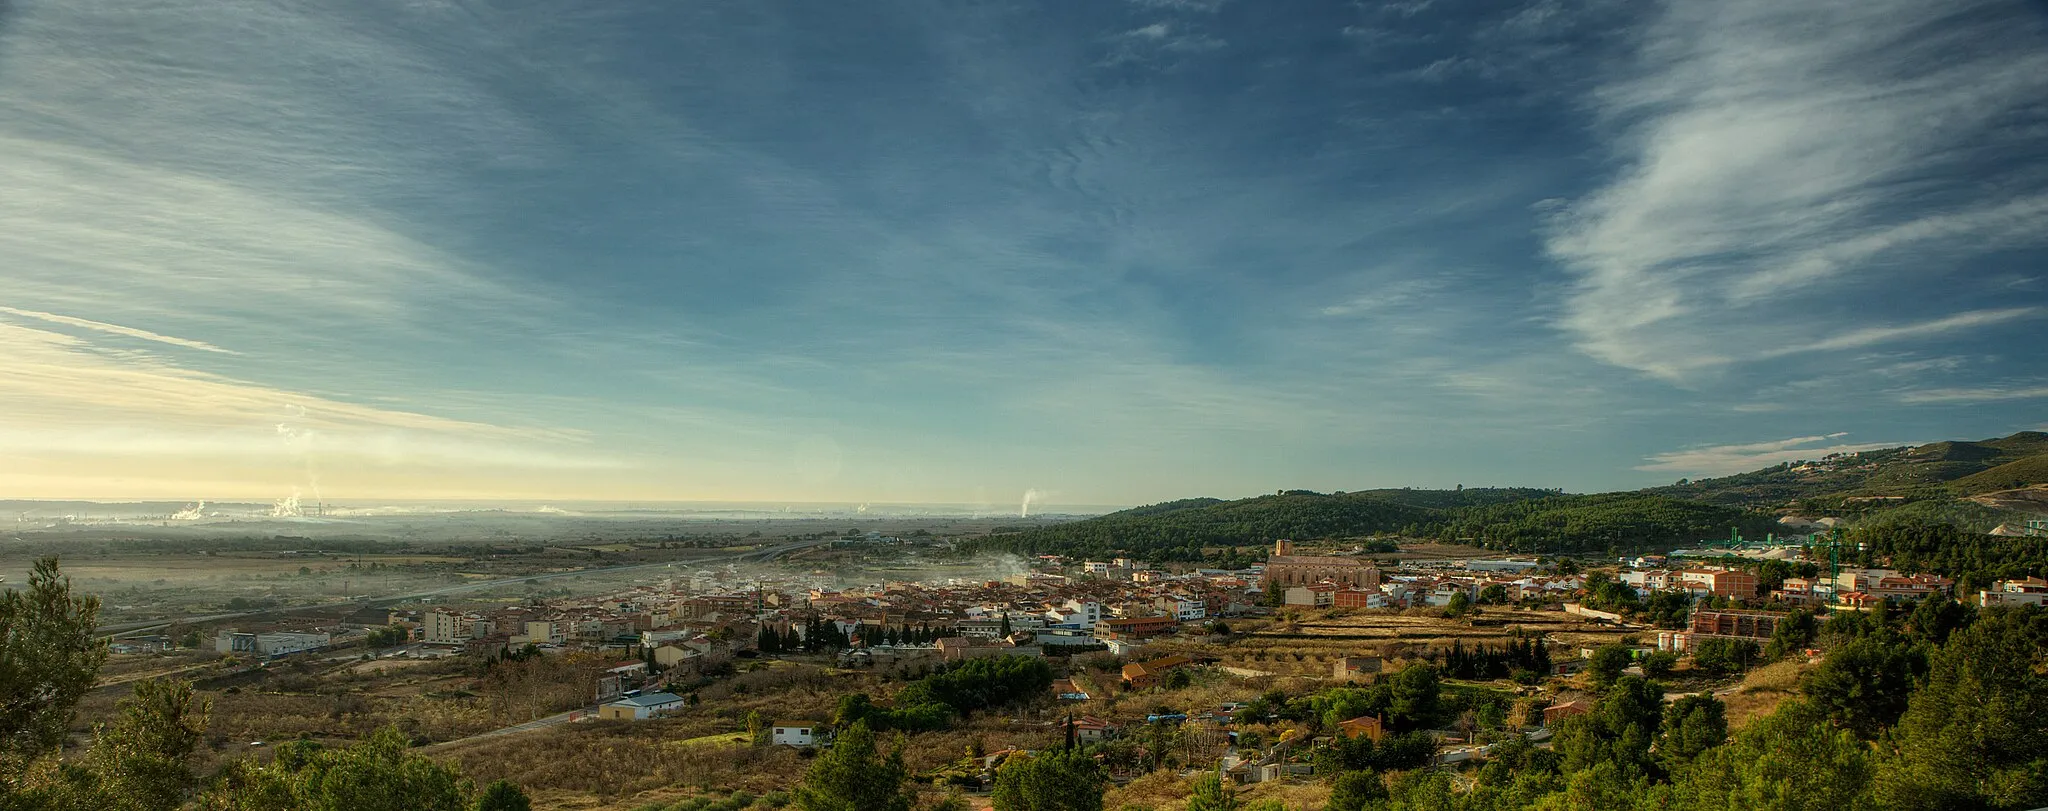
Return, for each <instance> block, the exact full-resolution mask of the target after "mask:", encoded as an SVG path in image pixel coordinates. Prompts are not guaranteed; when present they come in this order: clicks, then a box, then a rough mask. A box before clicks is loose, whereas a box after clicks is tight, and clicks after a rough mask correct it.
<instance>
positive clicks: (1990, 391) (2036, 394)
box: [1898, 386, 2048, 405]
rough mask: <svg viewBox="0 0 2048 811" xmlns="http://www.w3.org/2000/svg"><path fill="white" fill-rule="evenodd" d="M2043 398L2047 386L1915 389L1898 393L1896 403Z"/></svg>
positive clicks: (1925, 403) (1984, 401)
mask: <svg viewBox="0 0 2048 811" xmlns="http://www.w3.org/2000/svg"><path fill="white" fill-rule="evenodd" d="M2044 397H2048V386H2019V387H2014V388H2000V387H1986V388H1949V389H1915V390H1912V391H1904V392H1900V393H1899V395H1898V401H1899V402H1901V403H1905V404H1907V405H1967V404H1971V403H1997V402H2004V401H2007V400H2037V399H2041V398H2044Z"/></svg>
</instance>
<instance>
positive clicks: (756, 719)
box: [747, 710, 768, 746]
mask: <svg viewBox="0 0 2048 811" xmlns="http://www.w3.org/2000/svg"><path fill="white" fill-rule="evenodd" d="M766 727H767V722H766V721H764V720H762V718H761V711H760V710H748V711H747V741H748V742H749V743H751V744H753V745H755V746H761V745H764V744H766V743H767V742H768V741H767V739H765V738H763V737H762V736H761V733H762V732H765V731H767V730H766Z"/></svg>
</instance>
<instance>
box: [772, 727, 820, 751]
mask: <svg viewBox="0 0 2048 811" xmlns="http://www.w3.org/2000/svg"><path fill="white" fill-rule="evenodd" d="M817 741H818V725H817V724H815V723H813V722H810V721H777V722H775V727H774V733H773V734H772V735H771V737H770V740H769V742H770V743H773V744H775V745H776V746H811V745H813V744H815V743H817Z"/></svg>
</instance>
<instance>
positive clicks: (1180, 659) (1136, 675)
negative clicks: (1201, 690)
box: [1123, 656, 1194, 690]
mask: <svg viewBox="0 0 2048 811" xmlns="http://www.w3.org/2000/svg"><path fill="white" fill-rule="evenodd" d="M1190 664H1194V660H1193V659H1189V658H1188V657H1186V656H1168V657H1166V658H1164V659H1154V660H1152V661H1149V662H1132V663H1130V664H1127V665H1124V671H1123V673H1124V681H1127V682H1130V683H1131V687H1133V688H1136V689H1140V690H1142V689H1145V688H1147V687H1157V686H1159V685H1160V684H1161V683H1162V682H1164V681H1165V680H1166V674H1167V673H1169V672H1171V671H1173V670H1175V669H1178V668H1182V667H1187V666H1188V665H1190Z"/></svg>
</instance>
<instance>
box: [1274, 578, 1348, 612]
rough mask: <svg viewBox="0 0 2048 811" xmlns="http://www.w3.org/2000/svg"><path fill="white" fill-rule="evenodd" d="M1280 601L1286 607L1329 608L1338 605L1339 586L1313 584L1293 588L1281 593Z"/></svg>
mask: <svg viewBox="0 0 2048 811" xmlns="http://www.w3.org/2000/svg"><path fill="white" fill-rule="evenodd" d="M1280 601H1281V602H1282V603H1284V604H1286V605H1295V606H1302V607H1304V608H1329V607H1331V606H1333V605H1336V604H1337V585H1336V584H1334V583H1311V584H1309V585H1306V586H1293V587H1290V588H1288V589H1287V591H1285V592H1282V593H1281V597H1280Z"/></svg>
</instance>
